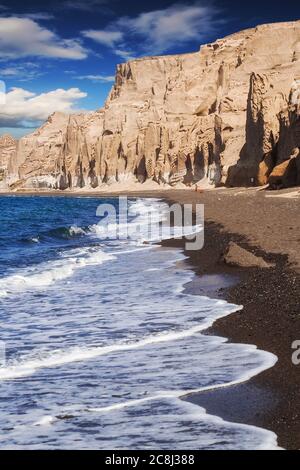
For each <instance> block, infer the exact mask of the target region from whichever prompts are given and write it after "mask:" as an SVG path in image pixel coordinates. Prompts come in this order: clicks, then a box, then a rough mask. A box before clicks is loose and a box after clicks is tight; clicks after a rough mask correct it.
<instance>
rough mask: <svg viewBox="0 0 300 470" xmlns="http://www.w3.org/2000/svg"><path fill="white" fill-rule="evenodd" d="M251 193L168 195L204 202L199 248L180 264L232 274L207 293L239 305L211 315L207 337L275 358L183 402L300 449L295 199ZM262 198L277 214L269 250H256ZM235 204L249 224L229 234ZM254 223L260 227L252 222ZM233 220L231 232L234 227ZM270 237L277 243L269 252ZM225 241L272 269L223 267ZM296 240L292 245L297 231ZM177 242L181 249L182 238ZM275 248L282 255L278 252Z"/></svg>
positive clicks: (206, 271)
mask: <svg viewBox="0 0 300 470" xmlns="http://www.w3.org/2000/svg"><path fill="white" fill-rule="evenodd" d="M229 194H230V193H229ZM233 194H234V193H233ZM251 198H252V201H251V203H250V206H251V205H252V209H250V206H249V204H248V203H249V201H248V200H247V199H245V198H244V196H243V195H241V196H237V195H235V196H234V197H232V195H228V194H227V195H226V197H225V198H222V199H221V200H219V197H218V196H216V194H210V195H198V194H197V195H196V197H195V195H194V197H193V196H192V194H190V195H183V194H181V195H180V194H175V193H174V194H173V195H172V196H171V197H170V199H171V200H172V202H173V201H174V202H175V201H177V202H181V203H187V202H191V200H192V199H193V200H194V202H195V200H197V202H202V203H204V204H205V209H206V218H205V220H206V226H205V246H204V249H202V250H200V251H199V252H185V254H186V256H187V257H188V259H187V262H188V263H189V264H190V265H192V267H193V269H194V271H195V273H196V275H197V276H200V279H201V278H202V279H203V278H205V277H207V276H219V279H220V278H222V277H224V276H225V278H226V277H227V278H231V279H233V280H234V282H233V284H232V285H227V286H226V285H224V284H223V285H222V286H221V288H220V289H217V292H215V293H213V291H212V294H210V295H216V294H217V295H218V296H220V297H221V298H222V299H224V300H226V301H228V302H230V303H234V304H236V305H243V306H244V308H243V310H242V311H239V312H235V313H233V314H231V315H229V316H228V317H224V318H222V319H219V320H217V321H216V322H215V323H214V325H213V326H212V327H211V328H209V329H208V330H207V331H206V334H213V335H217V336H221V337H226V338H228V341H229V342H234V343H243V344H255V345H256V346H257V347H258V349H261V350H264V351H267V352H271V353H273V354H274V355H276V356H277V357H278V362H277V364H276V365H275V366H274V367H272V368H271V369H267V370H265V371H264V372H262V373H260V374H258V375H256V376H255V377H253V378H252V379H250V380H248V381H247V382H243V383H241V384H238V385H234V386H230V387H224V388H222V389H216V390H210V391H207V392H199V393H195V394H191V395H186V396H184V397H183V399H185V400H187V401H191V402H192V403H195V404H198V405H199V406H202V407H203V408H205V409H206V411H207V413H209V414H212V415H217V416H219V417H221V418H223V419H224V420H225V421H229V422H235V423H242V424H249V425H253V426H257V427H260V428H264V429H267V430H270V431H273V432H274V433H275V434H276V435H277V436H278V445H279V447H282V448H284V449H291V450H292V449H299V448H300V432H299V431H300V420H299V417H300V398H299V396H298V395H299V393H298V390H299V386H300V366H298V367H297V366H295V365H293V364H292V353H293V350H292V347H291V345H292V343H293V341H295V340H298V339H300V315H299V313H300V312H299V300H298V299H299V292H300V276H299V265H298V258H297V257H293V256H292V255H293V253H294V252H293V249H292V248H293V246H288V245H287V234H289V232H290V231H291V230H290V228H291V227H289V226H288V225H287V222H288V221H290V222H292V221H293V215H294V214H297V208H298V205H297V204H298V201H293V203H292V204H291V205H290V201H288V200H284V203H283V204H279V205H278V204H277V201H276V203H275V204H274V200H273V202H272V201H271V200H270V199H268V198H266V195H265V194H261V193H260V194H259V193H256V194H254V193H253V195H252V196H251ZM265 198H266V200H265V201H264V199H265ZM264 202H265V203H266V205H267V206H268V207H269V210H270V212H273V216H274V217H276V218H278V229H277V230H276V229H275V230H273V237H274V247H273V250H272V251H274V252H271V251H266V250H264V249H262V248H261V245H264V244H265V243H266V240H264V239H263V235H264V234H265V228H266V224H267V223H268V217H266V212H265V209H266V207H264ZM238 206H240V209H241V211H242V212H245V210H246V208H247V210H248V212H247V217H248V219H249V220H248V221H249V223H250V225H249V227H251V229H250V230H249V227H248V229H247V230H246V229H245V226H244V225H243V219H241V220H240V221H239V222H237V223H236V224H235V230H234V231H231V230H229V227H230V220H231V218H232V214H233V215H234V210H235V209H236V208H237V207H238ZM298 210H299V209H298ZM263 214H264V215H265V217H263ZM271 215H272V214H271ZM299 219H300V218H299V216H298V220H297V219H295V220H294V222H295V225H296V226H294V228H295V229H297V228H298V225H299V223H300V220H299ZM259 220H260V228H259V226H258V225H257V222H258V221H259ZM221 222H222V223H221ZM239 224H240V230H239V231H238V230H237V229H236V228H238V225H239ZM273 228H274V227H273ZM298 233H299V232H298ZM254 239H255V242H256V243H255V244H254V243H253V240H254ZM276 239H278V240H277V241H278V246H277V247H276V250H275V245H276V243H275V242H276ZM231 241H234V242H236V243H237V244H239V245H240V246H242V247H244V248H245V249H248V250H249V251H251V252H252V253H254V254H255V255H258V256H261V257H263V258H264V260H265V261H267V262H269V263H273V264H274V267H271V268H268V269H263V268H242V267H231V266H227V265H226V264H225V263H224V262H223V261H221V258H222V255H223V254H224V251H225V250H226V247H227V246H228V244H229V242H231ZM258 241H260V244H259V243H258ZM295 242H296V245H298V246H299V240H298V238H297V236H296V239H295ZM285 245H286V249H284V246H285ZM290 245H291V243H290ZM178 246H179V245H178ZM181 246H182V247H183V242H182V245H181ZM279 248H280V250H281V251H282V254H278V253H277V250H278V249H279ZM200 285H201V283H200ZM194 293H199V294H201V289H200V290H199V289H197V288H196V289H194ZM202 294H203V292H202Z"/></svg>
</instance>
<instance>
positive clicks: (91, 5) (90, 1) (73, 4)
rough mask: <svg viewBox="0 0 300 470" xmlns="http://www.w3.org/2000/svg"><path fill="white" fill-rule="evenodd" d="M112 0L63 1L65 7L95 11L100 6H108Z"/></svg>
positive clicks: (62, 5)
mask: <svg viewBox="0 0 300 470" xmlns="http://www.w3.org/2000/svg"><path fill="white" fill-rule="evenodd" d="M111 1H112V0H67V1H64V2H62V3H61V5H60V6H61V7H63V8H64V9H73V10H82V11H91V12H94V11H95V9H97V8H99V7H103V6H106V5H107V4H109V2H111Z"/></svg>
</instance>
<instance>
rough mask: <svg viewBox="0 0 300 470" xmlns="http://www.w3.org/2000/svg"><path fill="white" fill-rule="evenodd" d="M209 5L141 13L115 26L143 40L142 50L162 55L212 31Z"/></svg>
mask: <svg viewBox="0 0 300 470" xmlns="http://www.w3.org/2000/svg"><path fill="white" fill-rule="evenodd" d="M216 13H217V11H216V9H215V8H214V7H213V6H209V5H207V6H202V5H200V4H199V3H195V4H194V5H181V4H175V5H172V6H170V7H168V8H166V9H164V10H155V11H151V12H148V13H141V14H140V15H138V16H137V17H135V18H127V17H124V18H120V19H119V20H118V25H119V27H120V29H122V30H125V29H126V30H128V31H129V32H130V33H132V34H134V35H138V36H141V37H144V41H145V42H144V45H143V48H144V49H145V50H147V51H151V52H153V53H161V52H165V51H167V50H169V49H171V48H173V47H174V46H175V47H176V46H178V45H181V44H182V43H186V42H190V41H199V42H200V41H201V40H202V39H203V38H205V36H206V35H207V34H209V33H211V32H212V31H214V29H215V15H216Z"/></svg>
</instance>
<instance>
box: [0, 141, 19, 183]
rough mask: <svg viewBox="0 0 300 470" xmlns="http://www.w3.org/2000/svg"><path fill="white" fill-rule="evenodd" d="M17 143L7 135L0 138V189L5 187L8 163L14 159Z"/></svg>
mask: <svg viewBox="0 0 300 470" xmlns="http://www.w3.org/2000/svg"><path fill="white" fill-rule="evenodd" d="M16 149H17V141H16V140H15V139H13V137H11V136H10V135H8V134H5V135H3V136H2V137H0V188H5V187H6V180H7V176H8V166H9V162H10V161H11V160H13V159H14V158H15V154H16Z"/></svg>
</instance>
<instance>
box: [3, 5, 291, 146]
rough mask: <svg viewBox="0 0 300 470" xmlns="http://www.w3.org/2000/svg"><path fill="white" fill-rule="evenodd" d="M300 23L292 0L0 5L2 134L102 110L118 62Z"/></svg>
mask: <svg viewBox="0 0 300 470" xmlns="http://www.w3.org/2000/svg"><path fill="white" fill-rule="evenodd" d="M299 17H300V6H299V3H298V2H296V1H295V0H293V1H291V0H286V1H285V2H283V3H281V2H274V1H257V0H252V1H251V2H250V1H248V2H244V3H243V2H241V1H237V0H224V1H221V0H219V1H218V0H215V1H214V2H209V1H205V0H203V1H202V0H199V1H187V0H182V1H179V2H176V1H172V0H171V1H156V0H152V1H151V2H150V1H147V0H144V1H143V2H141V1H139V2H135V1H119V0H67V1H62V2H61V1H58V0H51V1H48V2H41V1H30V0H28V1H26V3H25V2H24V1H19V0H9V1H5V0H0V80H1V81H2V84H1V83H0V134H3V133H5V132H7V131H8V132H10V133H12V134H13V135H15V136H16V137H20V136H21V135H24V134H27V133H29V132H31V131H32V130H33V129H34V128H35V127H37V126H39V125H40V124H41V123H42V122H43V120H45V119H46V118H47V116H48V115H49V114H51V113H52V112H53V111H54V110H61V111H65V112H72V111H74V110H94V109H97V108H100V107H101V106H102V105H103V103H104V101H105V98H106V97H107V94H108V92H109V90H110V88H111V86H112V84H113V76H114V72H115V67H116V64H118V63H120V62H124V61H126V60H128V59H131V58H136V57H142V56H145V55H157V54H174V53H183V52H191V51H197V50H198V49H199V47H200V45H201V44H204V43H206V42H210V41H213V40H215V39H217V38H220V37H223V36H225V35H226V34H230V33H232V32H235V31H239V30H241V29H244V28H248V27H252V26H256V25H257V24H262V23H269V22H277V21H290V20H296V19H299ZM1 86H2V92H3V87H4V86H5V87H6V95H4V94H3V93H2V94H1ZM4 98H5V103H3V101H4ZM1 103H2V104H1Z"/></svg>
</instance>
